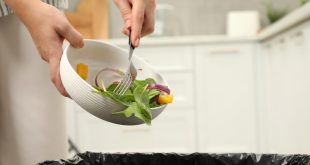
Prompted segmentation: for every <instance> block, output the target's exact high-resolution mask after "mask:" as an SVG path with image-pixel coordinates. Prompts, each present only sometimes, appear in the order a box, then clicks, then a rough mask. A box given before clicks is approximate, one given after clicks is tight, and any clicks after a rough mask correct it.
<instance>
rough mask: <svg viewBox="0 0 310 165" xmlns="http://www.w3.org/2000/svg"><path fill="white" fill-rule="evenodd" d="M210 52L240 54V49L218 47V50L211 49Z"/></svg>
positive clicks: (214, 53)
mask: <svg viewBox="0 0 310 165" xmlns="http://www.w3.org/2000/svg"><path fill="white" fill-rule="evenodd" d="M209 53H210V54H213V55H216V54H238V53H240V51H239V50H238V49H218V50H210V52H209Z"/></svg>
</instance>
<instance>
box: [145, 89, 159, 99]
mask: <svg viewBox="0 0 310 165" xmlns="http://www.w3.org/2000/svg"><path fill="white" fill-rule="evenodd" d="M159 94H160V91H159V90H158V89H151V90H150V91H149V92H148V95H149V99H152V98H153V97H155V96H157V95H159Z"/></svg>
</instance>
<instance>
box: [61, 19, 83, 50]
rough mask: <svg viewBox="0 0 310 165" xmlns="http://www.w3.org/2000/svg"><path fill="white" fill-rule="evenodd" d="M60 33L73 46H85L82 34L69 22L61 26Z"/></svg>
mask: <svg viewBox="0 0 310 165" xmlns="http://www.w3.org/2000/svg"><path fill="white" fill-rule="evenodd" d="M58 33H59V34H60V35H61V36H62V37H64V38H65V39H66V40H68V41H69V43H70V44H71V45H72V46H73V47H75V48H81V47H83V46H84V41H83V37H82V35H81V34H80V33H79V32H78V31H77V30H76V29H75V28H74V27H73V26H72V25H71V24H70V23H69V22H68V23H67V24H66V25H65V26H64V27H62V28H60V29H59V30H58Z"/></svg>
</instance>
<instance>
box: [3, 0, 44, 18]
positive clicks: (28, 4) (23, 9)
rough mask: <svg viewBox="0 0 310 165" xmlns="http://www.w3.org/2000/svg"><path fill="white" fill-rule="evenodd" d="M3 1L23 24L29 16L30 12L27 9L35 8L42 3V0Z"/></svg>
mask: <svg viewBox="0 0 310 165" xmlns="http://www.w3.org/2000/svg"><path fill="white" fill-rule="evenodd" d="M4 2H5V3H6V4H7V5H8V6H9V7H10V8H11V9H12V10H13V11H14V12H15V14H16V15H17V16H18V17H19V18H20V19H21V21H22V22H23V23H25V24H26V23H27V20H28V19H29V18H30V17H31V16H30V13H31V12H29V11H30V10H36V9H38V8H39V7H41V5H42V2H41V1H40V0H4ZM30 19H31V18H30Z"/></svg>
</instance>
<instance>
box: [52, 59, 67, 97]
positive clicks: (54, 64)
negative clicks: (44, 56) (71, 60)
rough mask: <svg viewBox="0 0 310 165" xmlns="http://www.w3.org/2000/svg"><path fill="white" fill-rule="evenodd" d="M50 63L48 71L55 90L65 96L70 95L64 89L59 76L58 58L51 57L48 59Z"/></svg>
mask: <svg viewBox="0 0 310 165" xmlns="http://www.w3.org/2000/svg"><path fill="white" fill-rule="evenodd" d="M49 64H50V73H51V80H52V82H53V83H54V85H55V87H56V88H57V90H58V91H59V92H60V93H61V94H62V95H63V96H65V97H70V96H69V94H68V93H67V91H66V90H65V88H64V86H63V84H62V81H61V78H60V71H59V64H60V58H57V57H55V58H51V59H50V60H49Z"/></svg>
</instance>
